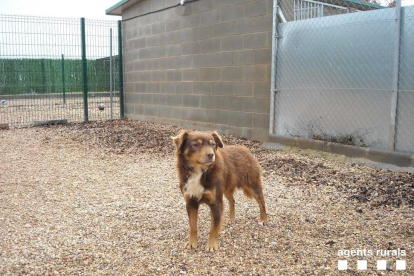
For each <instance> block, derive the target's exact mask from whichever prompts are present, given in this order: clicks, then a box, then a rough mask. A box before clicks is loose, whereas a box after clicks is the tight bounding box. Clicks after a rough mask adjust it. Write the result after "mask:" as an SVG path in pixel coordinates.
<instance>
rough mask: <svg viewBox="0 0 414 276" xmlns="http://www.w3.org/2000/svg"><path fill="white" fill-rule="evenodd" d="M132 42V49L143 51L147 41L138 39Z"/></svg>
mask: <svg viewBox="0 0 414 276" xmlns="http://www.w3.org/2000/svg"><path fill="white" fill-rule="evenodd" d="M133 41H134V49H143V48H145V47H147V39H146V38H138V39H135V40H133Z"/></svg>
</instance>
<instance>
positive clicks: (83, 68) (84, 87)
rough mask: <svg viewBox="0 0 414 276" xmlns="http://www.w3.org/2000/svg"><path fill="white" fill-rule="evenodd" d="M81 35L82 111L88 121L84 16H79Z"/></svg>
mask: <svg viewBox="0 0 414 276" xmlns="http://www.w3.org/2000/svg"><path fill="white" fill-rule="evenodd" d="M81 36H82V38H81V39H82V73H83V111H84V121H85V122H88V121H89V118H88V67H87V63H86V62H87V61H86V39H85V18H83V17H82V18H81Z"/></svg>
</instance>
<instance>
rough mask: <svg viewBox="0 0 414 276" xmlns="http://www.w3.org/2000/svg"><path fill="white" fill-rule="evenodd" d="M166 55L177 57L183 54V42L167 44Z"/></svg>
mask: <svg viewBox="0 0 414 276" xmlns="http://www.w3.org/2000/svg"><path fill="white" fill-rule="evenodd" d="M166 47H167V48H166V49H167V50H166V56H167V57H175V56H181V44H173V45H168V46H166Z"/></svg>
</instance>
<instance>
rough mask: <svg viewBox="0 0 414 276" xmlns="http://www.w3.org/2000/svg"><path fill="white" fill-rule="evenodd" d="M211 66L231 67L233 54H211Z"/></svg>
mask: <svg viewBox="0 0 414 276" xmlns="http://www.w3.org/2000/svg"><path fill="white" fill-rule="evenodd" d="M211 58H212V62H211V63H212V66H231V65H233V53H231V52H224V53H214V54H211Z"/></svg>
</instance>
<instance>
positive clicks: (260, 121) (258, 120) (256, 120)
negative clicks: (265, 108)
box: [253, 113, 270, 130]
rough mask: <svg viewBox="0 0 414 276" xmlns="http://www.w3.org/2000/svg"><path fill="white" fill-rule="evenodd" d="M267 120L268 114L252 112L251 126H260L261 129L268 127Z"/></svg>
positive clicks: (268, 119)
mask: <svg viewBox="0 0 414 276" xmlns="http://www.w3.org/2000/svg"><path fill="white" fill-rule="evenodd" d="M269 121H270V115H269V114H259V113H255V114H253V128H262V129H266V130H268V129H269Z"/></svg>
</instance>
